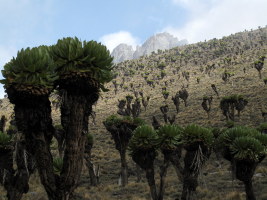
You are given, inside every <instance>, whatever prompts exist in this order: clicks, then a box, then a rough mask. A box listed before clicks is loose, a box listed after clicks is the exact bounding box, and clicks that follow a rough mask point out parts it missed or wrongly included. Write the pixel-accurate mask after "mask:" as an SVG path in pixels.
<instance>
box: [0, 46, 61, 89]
mask: <svg viewBox="0 0 267 200" xmlns="http://www.w3.org/2000/svg"><path fill="white" fill-rule="evenodd" d="M2 74H3V77H4V78H5V79H3V80H1V83H2V84H4V86H5V87H6V88H7V87H9V86H10V85H21V84H22V85H26V86H27V85H28V86H43V87H45V88H50V89H52V88H53V86H54V81H55V80H56V79H57V78H58V77H57V75H56V73H55V71H54V64H53V60H52V59H51V57H50V55H49V53H48V47H47V46H39V47H34V48H29V47H28V48H26V49H21V50H20V51H18V53H17V57H16V58H14V57H13V58H12V59H11V60H10V61H9V62H8V63H6V64H5V66H4V70H2Z"/></svg>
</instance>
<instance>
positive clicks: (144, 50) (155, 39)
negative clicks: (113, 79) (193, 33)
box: [111, 32, 187, 63]
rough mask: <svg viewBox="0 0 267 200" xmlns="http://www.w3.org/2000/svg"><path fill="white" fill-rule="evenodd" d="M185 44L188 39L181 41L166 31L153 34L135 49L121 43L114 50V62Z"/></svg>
mask: <svg viewBox="0 0 267 200" xmlns="http://www.w3.org/2000/svg"><path fill="white" fill-rule="evenodd" d="M185 44H187V40H180V41H179V40H178V38H176V37H174V36H172V35H171V34H169V33H167V32H164V33H158V34H156V35H153V36H151V37H150V38H148V39H147V40H146V41H145V42H144V44H142V45H141V46H137V47H136V50H135V51H134V50H133V47H132V46H130V45H127V44H120V45H118V46H117V47H116V48H115V49H114V50H113V51H112V53H111V55H112V56H113V57H114V62H115V63H118V62H122V61H124V60H131V59H136V58H139V57H141V56H144V55H150V54H151V53H152V52H153V51H154V52H157V50H158V49H160V50H165V49H171V48H174V47H177V46H181V45H185Z"/></svg>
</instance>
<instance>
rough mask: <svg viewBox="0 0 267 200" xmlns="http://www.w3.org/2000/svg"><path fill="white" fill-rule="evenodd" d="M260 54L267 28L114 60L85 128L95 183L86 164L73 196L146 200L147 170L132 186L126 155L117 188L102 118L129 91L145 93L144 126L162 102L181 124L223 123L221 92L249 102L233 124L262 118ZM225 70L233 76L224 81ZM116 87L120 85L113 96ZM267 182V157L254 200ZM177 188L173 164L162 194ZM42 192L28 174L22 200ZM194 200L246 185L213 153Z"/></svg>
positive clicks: (240, 194)
mask: <svg viewBox="0 0 267 200" xmlns="http://www.w3.org/2000/svg"><path fill="white" fill-rule="evenodd" d="M260 56H267V28H260V29H258V30H254V31H244V32H240V33H236V34H232V35H230V36H227V37H223V38H222V39H212V40H209V41H207V42H199V43H196V44H191V45H185V46H182V47H177V48H174V49H171V50H166V51H159V52H157V53H153V54H152V55H150V56H144V57H142V58H140V59H137V60H130V61H125V62H122V63H119V64H117V65H116V66H115V69H114V71H115V72H116V73H117V76H116V78H115V79H114V81H113V83H109V84H108V85H107V88H108V89H110V91H109V92H107V93H103V94H101V98H100V99H99V101H98V103H97V105H95V107H94V111H95V112H96V124H93V123H92V120H90V130H91V133H92V134H93V135H94V136H95V144H94V148H93V150H92V153H93V162H94V163H95V164H96V165H100V172H101V175H100V185H99V186H97V187H90V186H89V178H88V170H87V169H86V167H84V171H83V176H82V178H81V184H80V186H79V187H78V189H77V190H76V192H77V199H91V200H98V199H99V200H105V199H109V200H118V199H129V200H139V199H140V200H142V199H149V198H150V196H149V187H148V185H147V183H146V180H145V175H144V174H143V178H142V181H141V183H136V177H135V176H134V175H133V174H134V173H135V165H134V163H133V161H132V160H131V159H130V158H128V160H129V165H130V166H129V167H130V171H131V172H132V173H131V174H132V175H131V176H130V177H129V184H128V185H127V186H126V187H125V188H121V187H120V186H118V184H117V182H118V176H119V172H120V159H119V153H118V151H116V149H115V148H114V142H113V140H112V139H111V136H110V134H109V133H108V132H107V131H106V129H105V128H104V126H103V123H102V122H103V120H104V119H106V118H107V117H108V116H109V115H111V114H116V113H117V110H118V109H117V104H118V100H121V99H124V98H125V96H126V95H132V96H134V93H133V92H134V91H138V92H141V91H142V92H143V93H144V96H145V97H147V96H149V97H150V100H149V104H148V107H147V109H146V111H145V110H144V108H143V107H142V112H141V115H140V117H141V118H143V119H145V121H146V122H147V123H151V122H152V116H156V118H157V119H158V120H159V121H160V123H161V124H163V123H164V122H163V115H162V113H161V111H160V106H163V105H166V104H167V105H168V106H169V112H168V114H169V116H172V115H175V116H176V121H175V123H176V124H179V125H181V126H185V125H187V124H190V123H196V124H200V125H203V126H209V127H223V126H225V125H226V119H225V116H223V114H222V111H221V109H220V106H219V105H220V100H221V99H222V98H223V97H224V96H230V95H233V94H240V95H243V96H244V97H245V98H246V99H247V101H248V104H247V105H246V107H245V109H244V110H243V111H242V112H241V115H240V117H237V116H235V124H237V125H246V126H251V127H257V126H259V125H260V124H261V123H262V122H263V120H264V119H263V117H262V112H267V85H266V84H265V83H264V79H265V78H267V64H266V63H267V61H266V60H265V64H264V67H263V69H262V70H261V75H262V78H261V79H260V78H259V73H258V71H257V70H256V69H255V68H254V62H255V61H257V60H258V59H259V57H260ZM223 74H228V75H230V76H231V77H229V78H228V80H226V81H224V80H223V79H222V76H223ZM115 81H116V82H115ZM148 83H150V84H151V85H149V84H148ZM115 84H117V87H118V91H117V92H116V94H115V91H114V90H115V87H114V86H115ZM212 84H214V85H215V86H216V88H217V91H218V93H219V96H217V95H216V93H215V92H214V91H213V89H212V87H211V85H212ZM162 88H166V91H167V92H169V97H168V98H167V99H166V100H165V99H164V98H163V95H162V90H163V89H162ZM181 89H186V90H187V91H188V93H189V97H188V106H187V107H185V105H184V103H183V101H181V104H180V111H179V113H178V114H177V113H176V110H175V106H174V104H173V102H172V99H171V97H172V96H175V94H176V93H177V92H178V91H179V90H181ZM204 96H212V97H213V101H212V105H211V112H210V119H208V117H207V113H206V112H205V111H204V110H203V108H202V106H201V103H202V99H203V97H204ZM139 97H140V96H139ZM1 106H2V107H1V113H0V114H5V115H6V116H8V118H10V115H11V113H12V105H10V104H9V103H8V101H7V99H3V100H2V104H1ZM53 119H54V123H55V124H58V123H59V110H56V109H55V108H54V109H53ZM55 154H56V151H55ZM161 160H162V159H161V157H159V159H158V160H157V162H156V163H157V164H159V163H160V162H161ZM157 169H158V168H157ZM157 174H158V173H157ZM157 178H158V177H157ZM266 186H267V159H265V161H263V162H262V163H261V164H260V166H259V167H258V168H257V170H256V175H255V176H254V188H255V193H256V196H257V197H258V199H262V200H264V199H265V200H266V199H267V195H266V194H267V189H266V188H267V187H266ZM181 189H182V183H181V182H180V181H179V180H178V178H177V176H176V174H175V172H174V169H173V168H172V167H170V169H169V171H168V175H167V187H166V195H165V197H166V198H165V199H166V200H168V199H176V198H177V199H178V198H179V196H180V195H181ZM4 195H5V194H4V191H3V190H0V200H2V199H5V197H4ZM42 197H43V199H46V195H45V192H44V190H43V188H42V186H41V184H40V181H39V179H38V175H37V174H36V175H34V176H33V177H32V178H31V188H30V192H29V193H28V194H26V195H25V196H24V197H23V199H24V200H26V199H38V198H42ZM198 199H203V200H204V199H210V200H211V199H214V200H215V199H217V200H219V199H221V200H223V199H229V200H230V199H245V193H244V189H243V185H242V183H241V182H239V181H236V180H232V175H231V169H230V164H229V163H228V162H226V161H223V163H222V165H221V166H220V165H219V162H218V161H217V159H216V158H215V155H213V154H212V156H211V158H210V160H209V161H208V164H207V166H206V167H205V168H204V172H203V175H202V176H201V180H200V186H199V187H198Z"/></svg>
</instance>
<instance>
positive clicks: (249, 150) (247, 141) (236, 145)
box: [230, 136, 266, 161]
mask: <svg viewBox="0 0 267 200" xmlns="http://www.w3.org/2000/svg"><path fill="white" fill-rule="evenodd" d="M230 150H231V153H232V154H233V155H234V158H235V159H237V160H254V161H257V160H259V157H260V156H262V155H264V154H265V153H266V152H265V151H264V146H263V145H262V144H261V142H260V141H259V140H257V139H255V138H252V137H249V136H242V137H238V138H236V139H235V140H234V141H233V143H232V144H231V146H230Z"/></svg>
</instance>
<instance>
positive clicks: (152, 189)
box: [146, 167, 158, 200]
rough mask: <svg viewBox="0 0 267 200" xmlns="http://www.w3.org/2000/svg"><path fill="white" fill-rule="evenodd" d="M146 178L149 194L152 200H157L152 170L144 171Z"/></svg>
mask: <svg viewBox="0 0 267 200" xmlns="http://www.w3.org/2000/svg"><path fill="white" fill-rule="evenodd" d="M146 178H147V182H148V185H149V188H150V194H151V197H152V199H153V200H158V195H157V188H156V183H155V178H154V169H153V167H152V168H148V169H146Z"/></svg>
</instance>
